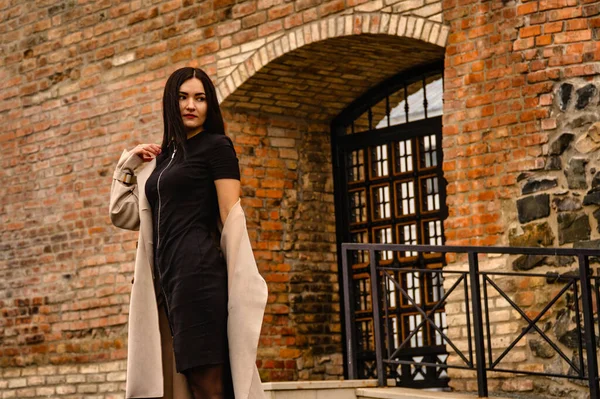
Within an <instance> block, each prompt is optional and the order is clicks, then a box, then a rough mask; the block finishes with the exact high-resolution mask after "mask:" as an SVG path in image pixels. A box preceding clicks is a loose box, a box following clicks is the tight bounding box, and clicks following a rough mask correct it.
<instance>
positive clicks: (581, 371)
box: [573, 282, 585, 377]
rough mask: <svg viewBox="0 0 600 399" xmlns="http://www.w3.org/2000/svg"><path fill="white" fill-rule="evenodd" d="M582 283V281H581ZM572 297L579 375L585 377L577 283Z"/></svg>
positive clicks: (574, 285)
mask: <svg viewBox="0 0 600 399" xmlns="http://www.w3.org/2000/svg"><path fill="white" fill-rule="evenodd" d="M582 283H583V282H582ZM573 298H575V302H574V305H575V323H576V324H577V349H578V351H579V375H580V376H582V377H585V370H584V368H585V366H584V364H583V342H582V340H581V334H582V333H581V315H580V314H579V292H578V290H577V284H573Z"/></svg>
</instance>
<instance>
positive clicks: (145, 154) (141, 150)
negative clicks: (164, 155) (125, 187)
mask: <svg viewBox="0 0 600 399" xmlns="http://www.w3.org/2000/svg"><path fill="white" fill-rule="evenodd" d="M131 152H132V153H134V154H135V155H137V156H138V157H140V158H141V159H142V161H144V162H150V161H152V160H153V159H154V158H156V157H157V156H158V154H160V152H161V149H160V146H159V145H158V144H138V145H137V146H136V147H135V148H134V149H133V150H131Z"/></svg>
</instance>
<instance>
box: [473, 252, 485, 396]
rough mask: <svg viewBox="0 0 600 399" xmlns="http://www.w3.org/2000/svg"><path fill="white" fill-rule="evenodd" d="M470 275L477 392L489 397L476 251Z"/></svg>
mask: <svg viewBox="0 0 600 399" xmlns="http://www.w3.org/2000/svg"><path fill="white" fill-rule="evenodd" d="M468 257H469V275H470V277H471V298H472V300H473V329H474V330H475V331H474V333H475V358H476V359H477V392H478V394H479V397H482V398H487V397H488V386H487V372H486V367H485V347H484V344H483V321H482V320H481V319H482V314H481V291H480V285H479V260H478V259H477V253H476V252H469V255H468Z"/></svg>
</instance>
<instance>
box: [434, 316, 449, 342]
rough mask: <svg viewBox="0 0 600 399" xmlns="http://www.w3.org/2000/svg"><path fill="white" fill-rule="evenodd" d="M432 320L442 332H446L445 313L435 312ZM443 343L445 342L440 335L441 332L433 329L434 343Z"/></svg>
mask: <svg viewBox="0 0 600 399" xmlns="http://www.w3.org/2000/svg"><path fill="white" fill-rule="evenodd" d="M433 322H434V323H435V325H436V326H438V327H439V328H440V329H441V330H442V332H443V333H444V334H446V333H447V330H448V325H447V324H446V313H444V312H436V313H435V315H434V317H433ZM432 329H433V328H432ZM434 330H435V329H434ZM445 343H446V342H445V339H444V338H443V337H442V334H440V333H439V332H438V331H437V330H435V344H436V345H443V344H445Z"/></svg>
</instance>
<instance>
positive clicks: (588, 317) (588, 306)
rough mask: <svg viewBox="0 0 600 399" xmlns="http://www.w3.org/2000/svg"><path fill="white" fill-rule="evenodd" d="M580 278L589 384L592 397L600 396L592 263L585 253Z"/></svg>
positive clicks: (581, 261)
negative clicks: (591, 277)
mask: <svg viewBox="0 0 600 399" xmlns="http://www.w3.org/2000/svg"><path fill="white" fill-rule="evenodd" d="M577 258H578V260H579V278H580V279H581V302H582V305H583V306H582V307H583V323H584V324H583V332H584V336H585V348H586V351H587V372H588V384H589V387H590V398H594V399H598V398H600V388H599V387H598V359H597V358H596V355H597V354H596V331H595V329H594V314H593V308H592V292H591V287H590V265H589V259H588V257H587V256H585V255H579V256H578V257H577Z"/></svg>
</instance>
